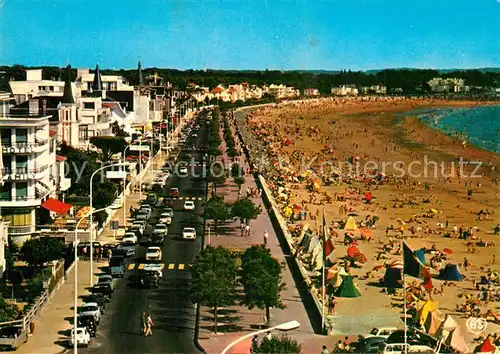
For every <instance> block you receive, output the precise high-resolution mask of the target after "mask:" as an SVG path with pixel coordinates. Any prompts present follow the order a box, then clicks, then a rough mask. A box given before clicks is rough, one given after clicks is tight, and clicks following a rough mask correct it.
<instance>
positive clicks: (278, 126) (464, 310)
mask: <svg viewBox="0 0 500 354" xmlns="http://www.w3.org/2000/svg"><path fill="white" fill-rule="evenodd" d="M485 104H490V103H487V102H468V101H443V100H431V99H411V100H410V99H389V98H351V99H349V98H348V99H343V98H329V99H322V100H316V101H309V102H302V103H291V104H286V105H283V104H282V105H279V106H277V107H265V108H261V109H259V110H257V111H255V112H253V113H251V114H250V115H249V116H248V124H249V126H250V127H251V129H252V131H253V132H254V134H255V135H256V136H257V137H258V139H259V140H260V141H261V142H262V143H263V144H264V147H263V149H265V150H267V155H268V156H269V159H270V161H256V164H257V165H258V166H260V169H261V170H264V169H265V170H267V171H266V172H265V173H264V174H265V175H266V177H267V178H268V181H269V183H270V185H271V186H272V188H274V189H275V191H276V194H277V195H278V198H279V199H280V198H281V205H282V206H283V207H284V208H285V207H286V206H293V205H295V206H296V208H297V210H299V211H300V213H302V216H301V217H298V218H297V219H296V220H295V224H296V225H297V226H298V227H300V226H302V225H303V224H304V223H307V224H308V225H309V227H310V228H311V229H313V230H314V231H315V232H317V233H320V232H321V213H322V211H323V208H324V209H325V212H326V219H327V221H328V223H329V226H330V231H331V235H332V238H333V240H334V245H335V251H334V252H333V256H331V257H330V260H331V261H332V262H334V263H335V262H338V263H339V264H342V260H341V258H342V257H344V256H345V254H346V249H347V247H349V246H348V245H345V244H344V232H339V227H338V226H339V224H342V223H343V222H345V221H346V219H347V214H355V216H354V218H355V220H356V222H357V223H358V226H359V227H363V226H365V225H364V222H363V220H365V221H367V220H370V219H372V218H373V217H374V216H377V217H378V218H379V220H378V221H377V222H376V223H375V225H374V227H372V228H369V232H367V234H366V235H365V236H364V238H365V239H364V240H360V239H361V238H362V237H361V236H360V235H359V234H358V235H354V237H355V238H357V239H358V242H359V244H358V245H357V247H358V248H359V250H360V251H361V252H362V253H363V254H364V255H365V256H366V259H367V260H366V263H364V264H362V265H359V267H355V268H351V269H350V274H352V275H354V276H355V283H356V285H357V286H358V288H359V290H360V292H361V295H362V296H361V297H360V298H354V299H348V298H337V299H336V306H335V314H338V315H346V316H351V315H357V314H360V313H364V312H367V311H368V312H369V311H370V309H373V308H384V309H387V311H392V312H394V313H395V314H400V313H401V311H402V310H401V303H400V302H399V300H400V299H401V297H400V296H399V297H398V296H389V295H387V293H386V292H385V289H383V288H381V287H380V286H375V285H373V284H374V283H376V282H378V280H379V279H381V278H382V277H383V275H384V268H383V265H384V263H386V262H388V261H390V260H393V259H400V258H401V255H400V254H401V250H398V248H399V245H400V242H401V241H400V240H401V239H403V240H404V241H405V242H406V243H407V245H408V246H410V247H411V248H412V249H413V250H417V249H420V248H424V247H425V248H426V249H427V250H428V251H430V250H432V253H430V252H429V255H428V256H427V257H428V260H429V258H430V257H432V255H435V256H437V257H436V259H435V260H433V262H432V264H431V266H432V267H433V268H434V270H433V273H432V274H433V275H434V276H433V279H432V283H433V290H432V291H431V294H428V293H426V292H423V291H421V292H417V294H418V297H420V299H421V300H426V299H428V298H429V296H431V297H432V300H436V301H439V309H440V310H441V311H442V312H443V313H444V314H451V315H452V316H453V317H454V318H455V319H456V320H457V322H458V323H459V324H460V325H461V328H462V331H463V332H464V334H465V337H466V339H467V341H468V342H469V343H471V345H470V347H471V348H473V345H472V343H473V339H474V337H475V335H474V334H472V333H471V332H469V331H467V328H466V326H465V321H466V319H467V318H468V317H469V316H470V315H471V314H472V313H474V311H476V312H475V313H476V314H479V315H481V316H483V317H487V318H489V320H488V328H487V330H486V331H485V332H484V333H483V334H486V333H495V332H499V331H500V330H499V328H500V326H499V324H500V316H498V314H499V312H500V308H499V306H500V303H499V298H500V290H499V289H500V287H499V285H500V284H499V283H498V282H497V283H496V284H492V286H490V287H489V289H487V290H488V291H487V293H488V295H486V296H488V298H486V299H485V298H483V296H485V295H484V293H483V291H482V290H483V289H484V288H481V287H479V286H476V284H477V283H478V282H479V281H480V276H481V275H483V276H484V275H485V274H487V275H488V276H490V275H491V277H492V278H495V274H498V271H499V268H500V267H499V261H498V260H497V258H498V257H499V256H500V239H499V236H497V235H494V228H495V226H497V225H498V222H499V221H500V217H499V213H500V192H499V190H500V189H499V187H500V186H499V184H498V178H499V177H500V174H499V172H500V156H498V155H496V154H494V153H491V152H488V151H485V150H481V149H478V148H475V147H473V146H470V145H469V144H467V142H463V141H460V140H458V139H456V138H454V137H450V136H447V135H445V134H442V133H440V132H437V131H434V130H432V129H430V128H429V127H427V126H425V125H424V124H422V123H421V122H420V121H419V119H418V118H417V117H415V116H409V117H403V115H401V114H399V113H401V112H408V111H411V110H415V109H421V108H434V107H435V108H438V107H474V106H478V105H485ZM348 161H349V162H348ZM269 162H270V164H269ZM459 162H462V163H461V164H459ZM477 162H481V163H480V164H478V163H477ZM270 165H272V166H273V168H269V166H270ZM375 171H376V173H375ZM380 172H382V173H383V174H382V175H380ZM339 175H340V176H342V177H339ZM375 176H378V177H380V176H383V178H378V177H375ZM279 186H281V188H280V187H279ZM311 190H314V191H315V192H314V193H313V192H311ZM367 194H372V195H373V197H374V199H373V200H372V201H371V203H367V202H366V200H365V196H366V195H367ZM304 213H305V214H306V216H305V218H304ZM298 219H300V220H298ZM368 234H369V235H370V236H368ZM460 235H463V236H464V237H462V238H461V237H460ZM465 235H468V236H465ZM370 237H371V239H370V240H368V239H369V238H370ZM445 248H446V249H447V250H445V251H443V250H444V249H445ZM384 249H385V251H384ZM438 258H439V259H438ZM445 263H453V264H457V265H458V266H459V270H460V272H461V273H462V274H463V275H464V276H465V279H464V280H463V281H461V282H445V281H442V280H439V279H437V278H436V276H435V275H436V274H437V272H438V270H439V267H440V266H442V265H443V264H445ZM464 263H465V264H464ZM373 269H379V270H373ZM495 272H496V273H495ZM495 279H497V278H495ZM406 281H407V283H409V284H412V283H413V284H414V285H416V286H417V287H418V286H419V285H421V283H422V281H421V280H419V279H416V278H411V277H407V278H406ZM497 281H498V280H497ZM367 299H369V301H367ZM488 311H489V313H488ZM495 316H497V317H496V319H495ZM495 322H496V323H495ZM380 325H383V323H381V324H380Z"/></svg>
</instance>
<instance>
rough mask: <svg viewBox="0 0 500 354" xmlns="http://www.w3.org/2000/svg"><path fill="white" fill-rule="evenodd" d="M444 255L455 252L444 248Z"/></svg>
mask: <svg viewBox="0 0 500 354" xmlns="http://www.w3.org/2000/svg"><path fill="white" fill-rule="evenodd" d="M443 253H446V254H452V253H453V250H450V249H449V248H443Z"/></svg>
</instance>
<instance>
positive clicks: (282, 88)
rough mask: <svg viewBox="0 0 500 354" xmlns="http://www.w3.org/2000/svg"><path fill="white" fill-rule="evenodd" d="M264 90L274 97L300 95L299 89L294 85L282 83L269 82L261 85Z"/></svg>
mask: <svg viewBox="0 0 500 354" xmlns="http://www.w3.org/2000/svg"><path fill="white" fill-rule="evenodd" d="M263 89H264V92H265V93H268V94H270V95H273V96H275V97H276V98H278V99H280V98H294V97H298V96H300V91H299V90H297V89H295V88H294V87H290V86H286V85H283V84H279V85H275V84H271V85H269V86H264V87H263Z"/></svg>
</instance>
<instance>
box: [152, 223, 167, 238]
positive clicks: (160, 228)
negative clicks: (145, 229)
mask: <svg viewBox="0 0 500 354" xmlns="http://www.w3.org/2000/svg"><path fill="white" fill-rule="evenodd" d="M167 233H168V228H167V225H165V224H156V225H155V228H154V230H153V234H159V235H162V236H167Z"/></svg>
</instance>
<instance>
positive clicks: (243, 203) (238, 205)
mask: <svg viewBox="0 0 500 354" xmlns="http://www.w3.org/2000/svg"><path fill="white" fill-rule="evenodd" d="M261 212H262V208H261V206H260V205H256V204H255V203H254V202H252V201H251V200H250V199H248V198H245V199H240V200H237V201H236V202H234V204H233V205H232V208H231V215H232V216H235V217H237V218H239V219H240V220H241V221H242V222H244V223H248V221H250V220H255V219H257V216H259V214H260V213H261Z"/></svg>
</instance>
